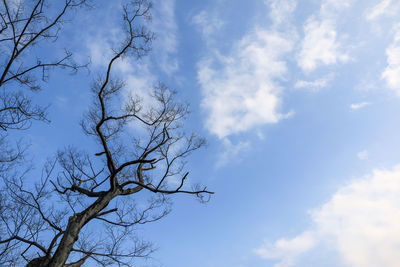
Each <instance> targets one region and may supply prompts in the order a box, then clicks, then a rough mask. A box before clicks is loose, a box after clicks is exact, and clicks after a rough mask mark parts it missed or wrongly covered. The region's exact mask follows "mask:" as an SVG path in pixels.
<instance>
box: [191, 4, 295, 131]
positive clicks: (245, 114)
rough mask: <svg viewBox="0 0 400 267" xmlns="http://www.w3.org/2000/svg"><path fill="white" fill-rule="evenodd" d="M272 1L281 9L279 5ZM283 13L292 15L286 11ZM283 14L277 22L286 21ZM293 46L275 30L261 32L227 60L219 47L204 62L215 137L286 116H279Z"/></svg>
mask: <svg viewBox="0 0 400 267" xmlns="http://www.w3.org/2000/svg"><path fill="white" fill-rule="evenodd" d="M270 2H271V3H272V4H275V5H276V3H275V2H276V1H270ZM283 2H285V1H283ZM288 2H293V1H288ZM279 10H281V11H282V14H286V15H285V16H287V15H288V11H287V9H286V8H283V9H279ZM277 12H278V11H276V12H275V13H274V14H273V15H272V19H273V20H275V19H276V20H281V18H280V16H279V15H277ZM282 16H283V15H282ZM277 23H278V21H276V23H274V25H277ZM207 32H208V31H207V30H206V31H205V33H207ZM203 33H204V31H203ZM293 43H294V40H293V39H290V38H289V37H287V36H286V35H285V34H284V33H281V32H278V31H277V30H275V29H274V28H273V27H272V28H268V29H264V28H260V27H255V28H254V29H253V31H251V32H250V33H249V34H247V35H246V36H244V37H243V38H242V39H241V40H239V41H237V42H236V43H235V44H233V49H232V51H231V52H230V53H228V54H227V55H221V53H220V52H219V51H218V50H217V49H215V48H213V49H211V50H213V51H214V53H213V54H211V55H209V56H208V57H206V58H203V60H201V61H200V62H199V64H198V81H199V83H200V85H201V87H202V91H203V101H202V107H203V109H204V110H205V111H206V112H207V119H206V127H207V129H208V130H209V131H210V132H211V133H213V134H215V135H217V136H218V137H219V138H221V139H223V138H225V137H227V136H229V135H232V134H236V133H239V132H246V131H249V130H251V129H254V128H255V127H257V126H261V125H264V124H268V123H276V122H278V121H279V120H280V119H282V118H283V117H285V115H282V114H281V113H280V112H279V107H280V104H281V99H280V93H281V88H280V86H279V83H278V82H277V80H279V79H282V78H283V76H284V74H286V73H287V66H286V62H285V59H284V56H285V55H286V54H287V53H289V52H290V51H292V49H293Z"/></svg>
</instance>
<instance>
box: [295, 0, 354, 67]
mask: <svg viewBox="0 0 400 267" xmlns="http://www.w3.org/2000/svg"><path fill="white" fill-rule="evenodd" d="M350 4H351V1H332V0H324V1H322V3H321V9H320V11H319V13H318V15H316V16H315V15H313V16H311V17H310V18H309V19H308V20H307V21H306V23H305V24H304V39H303V41H302V43H301V47H300V52H299V54H298V58H297V63H298V65H299V67H300V68H301V69H302V70H303V71H306V72H311V71H313V70H315V69H316V68H317V67H318V66H319V65H332V64H336V63H339V62H346V61H348V60H349V55H348V54H347V52H346V51H344V49H343V47H342V44H341V43H340V41H339V38H338V33H337V30H336V21H337V19H338V15H339V14H340V12H341V11H342V10H343V9H346V8H348V7H349V6H350Z"/></svg>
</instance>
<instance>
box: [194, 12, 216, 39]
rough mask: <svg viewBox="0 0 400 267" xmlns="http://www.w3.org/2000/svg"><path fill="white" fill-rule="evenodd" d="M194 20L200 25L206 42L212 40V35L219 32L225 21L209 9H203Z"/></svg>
mask: <svg viewBox="0 0 400 267" xmlns="http://www.w3.org/2000/svg"><path fill="white" fill-rule="evenodd" d="M192 22H193V23H194V24H195V25H197V26H198V27H199V29H200V31H201V33H202V35H203V37H204V40H205V41H206V42H210V41H211V40H212V37H211V35H213V34H215V33H217V32H218V30H219V29H221V28H222V26H223V25H224V22H223V21H222V20H221V19H220V18H219V17H218V16H217V15H216V14H215V13H214V12H210V11H209V10H203V11H201V12H200V13H198V14H197V15H195V16H194V17H193V18H192Z"/></svg>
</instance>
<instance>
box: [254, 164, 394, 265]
mask: <svg viewBox="0 0 400 267" xmlns="http://www.w3.org/2000/svg"><path fill="white" fill-rule="evenodd" d="M399 196H400V166H397V167H395V168H394V169H393V170H375V171H373V173H372V175H370V176H367V177H364V178H362V179H359V180H355V181H353V182H351V183H350V184H349V185H347V186H344V187H343V188H341V189H339V190H338V191H337V192H336V193H335V194H334V195H333V196H332V197H331V199H330V200H329V201H328V202H326V203H325V204H324V205H322V207H321V208H318V209H316V210H314V211H312V212H311V218H312V221H313V226H312V227H311V228H310V229H308V230H306V231H304V232H303V233H301V234H299V235H298V236H296V237H294V238H291V239H279V240H277V241H276V242H273V243H266V244H265V245H263V246H262V247H260V248H258V249H257V250H256V253H257V254H258V255H259V256H261V257H264V258H268V259H275V260H277V261H278V263H277V264H276V265H275V266H280V267H282V266H294V265H295V264H297V263H300V262H299V260H301V256H302V255H303V254H305V253H307V252H309V251H311V250H314V251H318V250H319V249H321V250H323V249H329V250H332V251H335V252H336V253H337V255H338V256H339V258H340V259H338V260H340V261H341V262H343V263H344V264H345V265H346V266H354V267H376V266H385V267H396V266H398V255H399V254H400V243H399V240H400V226H399V223H398V222H399V220H400V199H399ZM324 245H325V246H324ZM320 252H321V251H320ZM307 262H308V263H309V262H310V258H309V259H308V261H307ZM309 264H310V263H309ZM312 264H313V265H315V266H320V265H321V263H320V262H312Z"/></svg>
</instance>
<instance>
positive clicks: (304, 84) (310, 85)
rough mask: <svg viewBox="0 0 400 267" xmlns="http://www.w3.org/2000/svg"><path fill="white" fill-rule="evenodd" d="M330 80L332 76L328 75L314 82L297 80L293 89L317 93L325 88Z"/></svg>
mask: <svg viewBox="0 0 400 267" xmlns="http://www.w3.org/2000/svg"><path fill="white" fill-rule="evenodd" d="M332 79H333V75H332V74H329V75H326V76H324V77H322V78H320V79H317V80H314V81H304V80H299V81H297V82H296V83H295V85H294V88H295V89H302V90H307V91H319V90H320V89H321V88H324V87H327V86H328V85H329V83H330V82H331V81H332Z"/></svg>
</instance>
